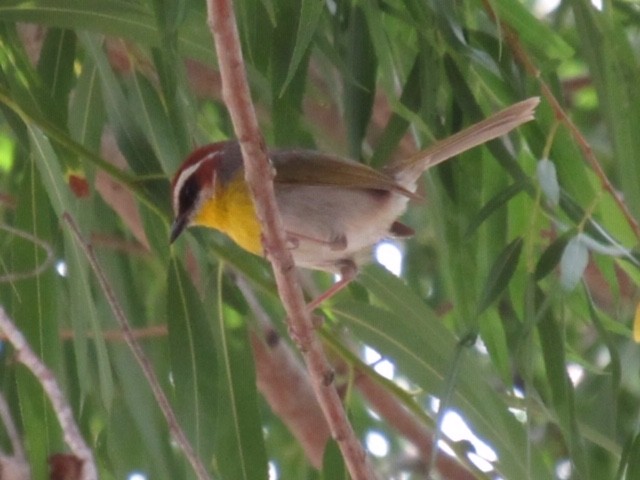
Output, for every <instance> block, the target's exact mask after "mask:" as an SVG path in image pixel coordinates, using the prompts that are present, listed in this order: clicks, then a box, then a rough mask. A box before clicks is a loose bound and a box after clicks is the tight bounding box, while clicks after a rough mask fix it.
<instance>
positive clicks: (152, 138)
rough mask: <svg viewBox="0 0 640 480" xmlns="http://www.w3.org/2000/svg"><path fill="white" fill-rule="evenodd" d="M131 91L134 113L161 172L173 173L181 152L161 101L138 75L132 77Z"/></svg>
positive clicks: (146, 81) (147, 83) (147, 82)
mask: <svg viewBox="0 0 640 480" xmlns="http://www.w3.org/2000/svg"><path fill="white" fill-rule="evenodd" d="M131 90H132V104H133V107H134V111H135V112H136V113H137V115H136V116H137V118H138V121H139V123H140V125H141V127H142V128H143V129H144V131H145V134H146V137H147V138H148V139H149V143H150V144H151V146H152V147H153V150H154V151H155V152H156V153H157V154H158V160H159V161H160V164H161V165H162V170H163V171H165V172H168V173H173V171H174V170H175V169H176V165H177V163H178V161H179V159H180V158H181V152H180V150H179V149H178V144H177V141H176V137H175V135H174V133H173V130H174V129H173V126H172V124H171V122H170V120H169V118H168V117H167V113H166V111H165V109H164V106H163V105H162V99H161V98H160V97H159V96H158V92H157V91H156V90H154V89H153V87H152V86H151V84H150V83H149V81H148V80H147V79H146V78H145V77H143V76H141V75H139V74H136V75H133V78H132V82H131Z"/></svg>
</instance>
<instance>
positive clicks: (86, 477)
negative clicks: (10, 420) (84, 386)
mask: <svg viewBox="0 0 640 480" xmlns="http://www.w3.org/2000/svg"><path fill="white" fill-rule="evenodd" d="M0 330H2V331H3V332H4V334H5V335H6V336H7V339H8V340H9V342H11V345H13V348H14V349H15V351H16V356H17V359H18V361H19V362H20V363H22V364H23V365H24V366H25V367H27V368H28V369H29V370H31V373H33V375H34V376H35V377H36V378H37V379H38V382H39V383H40V385H42V389H43V390H44V392H45V393H46V395H47V397H49V401H50V402H51V406H52V407H53V411H54V412H55V414H56V416H57V417H58V422H59V423H60V427H61V428H62V434H63V436H64V441H65V442H66V443H67V445H68V446H69V448H70V449H71V451H72V452H73V454H74V455H75V456H76V457H77V458H78V459H79V460H80V461H81V462H82V476H81V478H82V480H97V479H98V470H97V469H96V463H95V460H94V458H93V452H92V451H91V449H90V448H89V446H88V445H87V444H86V442H85V441H84V439H83V438H82V435H81V434H80V429H79V428H78V426H77V425H76V421H75V419H74V418H73V411H72V410H71V407H70V406H69V403H68V402H67V400H66V398H65V396H64V394H63V393H62V389H61V388H60V385H58V382H57V380H56V377H55V375H54V374H53V372H52V371H51V370H49V368H48V367H47V366H46V365H45V364H44V363H43V362H42V360H41V359H40V358H39V357H38V356H37V355H36V353H35V352H34V351H33V350H32V349H31V347H30V346H29V344H28V343H27V340H26V338H24V335H22V333H21V332H20V330H19V329H18V327H17V326H16V325H15V324H14V323H13V322H12V321H11V319H9V317H8V316H7V314H6V313H5V311H4V309H3V308H2V307H0Z"/></svg>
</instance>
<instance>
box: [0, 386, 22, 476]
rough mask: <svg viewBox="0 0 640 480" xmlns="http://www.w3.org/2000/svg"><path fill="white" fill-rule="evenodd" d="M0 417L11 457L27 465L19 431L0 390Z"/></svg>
mask: <svg viewBox="0 0 640 480" xmlns="http://www.w3.org/2000/svg"><path fill="white" fill-rule="evenodd" d="M0 419H2V423H3V425H4V430H5V432H6V433H7V437H9V441H10V442H11V450H12V453H13V457H14V458H15V459H16V460H17V461H18V462H20V463H23V464H25V465H27V456H26V454H25V452H24V447H23V446H22V439H21V438H20V432H18V428H17V427H16V424H15V422H14V421H13V416H12V415H11V410H10V409H9V404H8V403H7V399H6V398H5V397H4V394H2V393H1V392H0Z"/></svg>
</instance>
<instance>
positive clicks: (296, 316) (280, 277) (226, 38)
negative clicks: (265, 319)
mask: <svg viewBox="0 0 640 480" xmlns="http://www.w3.org/2000/svg"><path fill="white" fill-rule="evenodd" d="M207 8H208V21H209V27H210V28H211V32H212V34H213V38H214V43H215V47H216V52H217V55H218V63H219V67H220V74H221V78H222V95H223V98H224V101H225V103H226V105H227V108H228V109H229V113H230V115H231V119H232V122H233V126H234V130H235V133H236V136H237V137H238V140H239V141H240V146H241V148H242V155H243V158H244V164H245V178H246V180H247V183H248V184H249V188H250V190H251V193H252V196H253V200H254V204H255V207H256V213H257V215H258V218H259V220H260V224H261V226H262V234H263V239H264V245H265V247H266V248H265V250H266V252H267V254H268V256H269V259H270V261H271V263H272V265H273V271H274V275H275V279H276V283H277V285H278V291H279V293H280V298H281V299H282V303H283V306H284V308H285V310H286V312H287V315H288V322H289V326H290V329H291V330H292V331H293V332H295V335H294V337H295V341H296V343H297V345H298V347H299V348H300V351H301V352H302V353H303V355H304V360H305V363H306V366H307V369H308V370H309V373H310V375H311V379H312V385H313V388H314V391H315V394H316V398H317V399H318V402H319V404H320V407H321V408H322V411H323V413H324V415H325V418H326V419H327V422H328V424H329V427H330V429H331V434H332V435H333V437H334V438H335V439H336V441H337V442H338V445H339V447H340V450H341V452H342V455H343V456H344V459H345V463H346V465H347V468H348V470H349V473H350V474H351V477H352V478H353V480H361V479H362V480H365V479H371V478H375V474H374V472H373V469H372V468H371V466H370V464H369V462H368V459H367V457H366V454H365V452H364V449H363V448H362V446H361V445H360V443H359V441H358V438H357V437H356V435H355V432H354V431H353V428H352V427H351V425H350V424H349V421H348V420H347V416H346V414H345V411H344V408H343V406H342V403H341V401H340V397H339V396H338V393H337V391H336V389H335V386H334V385H333V373H332V370H331V367H330V365H329V363H328V361H327V358H326V355H325V353H324V351H323V349H322V345H321V343H320V341H319V339H318V337H317V335H316V333H315V331H314V328H313V324H312V321H311V314H310V312H309V311H308V310H307V309H306V305H305V302H304V299H303V297H302V290H301V288H300V285H299V283H298V280H297V276H296V271H295V265H294V263H293V258H292V256H291V253H290V252H289V250H288V249H287V245H286V239H285V236H284V232H283V228H282V220H281V218H280V213H279V211H278V208H277V205H276V200H275V195H274V191H273V181H272V179H273V168H272V167H271V165H270V163H269V159H268V158H267V154H266V149H265V145H264V139H263V137H262V134H261V132H260V129H259V127H258V122H257V119H256V114H255V110H254V108H253V104H252V102H251V95H250V93H249V86H248V83H247V79H246V74H245V69H244V60H243V57H242V51H241V48H240V40H239V37H238V31H237V26H236V20H235V14H234V11H233V6H232V3H231V1H230V0H207Z"/></svg>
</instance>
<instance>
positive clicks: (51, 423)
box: [2, 161, 63, 478]
mask: <svg viewBox="0 0 640 480" xmlns="http://www.w3.org/2000/svg"><path fill="white" fill-rule="evenodd" d="M23 185H24V186H23V188H22V189H21V190H20V194H19V197H18V203H17V205H18V208H17V210H16V212H15V213H16V223H15V225H14V226H15V227H16V228H19V229H21V230H24V231H25V232H28V233H30V234H32V235H34V236H35V237H36V238H38V239H40V240H41V241H44V242H48V243H49V244H52V243H53V240H54V238H55V237H54V235H53V232H54V231H55V227H56V225H55V221H54V219H55V213H54V211H53V209H52V208H51V204H50V199H49V198H48V194H47V191H46V190H45V188H44V187H43V185H42V183H41V180H40V177H39V175H38V171H37V168H36V165H35V161H30V162H29V164H28V167H27V169H26V171H25V178H24V184H23ZM3 235H4V234H3ZM45 260H46V253H45V252H44V251H42V248H40V247H39V246H38V245H35V244H33V243H29V242H27V243H25V242H24V241H23V240H21V239H15V238H14V239H13V240H12V241H11V258H10V262H8V264H5V268H8V270H9V271H10V272H11V271H15V272H29V271H32V270H34V269H35V268H37V267H39V266H40V265H41V264H42V262H44V261H45ZM61 295H63V291H62V289H61V288H60V285H59V283H58V281H57V279H56V274H55V272H54V271H53V269H50V270H48V271H45V272H44V273H43V274H41V275H38V276H35V277H33V278H30V279H26V280H20V281H18V282H15V283H14V284H13V286H12V288H11V289H9V290H8V291H4V292H3V295H2V298H3V300H4V302H6V303H5V307H8V308H7V311H8V314H9V315H10V316H11V318H12V319H13V321H14V322H15V323H16V325H17V326H18V328H20V330H21V331H22V333H23V334H24V335H25V337H26V338H27V341H28V342H29V343H30V345H31V347H32V348H33V350H34V351H35V352H36V354H37V355H39V356H40V358H41V359H42V361H43V362H45V364H46V365H47V366H48V367H49V368H51V369H52V371H54V372H56V373H60V372H62V371H63V367H62V365H63V364H62V359H63V357H62V349H61V343H60V338H59V324H58V320H59V317H60V316H61V315H63V312H59V311H58V310H57V306H58V305H60V304H59V302H58V300H59V296H61ZM8 353H9V350H5V352H4V354H3V358H4V360H3V361H4V362H7V361H8V360H9V358H10V357H8V356H7V354H8ZM9 378H11V379H13V380H12V381H15V383H16V390H15V392H16V396H17V400H18V404H19V410H18V409H16V412H19V415H20V417H19V418H20V421H21V424H22V428H23V429H24V437H23V438H24V442H25V445H28V446H29V448H28V451H27V455H28V461H29V464H30V465H31V474H32V475H33V478H47V476H48V472H47V470H48V469H47V462H46V460H47V457H48V455H49V454H50V452H52V451H60V449H62V448H63V441H62V433H61V429H60V426H59V425H58V422H57V420H56V417H55V414H54V413H53V409H52V408H51V405H50V403H49V399H48V398H47V397H46V395H45V393H44V391H43V390H42V386H41V385H40V384H39V382H38V381H37V380H36V379H35V378H34V377H33V375H32V374H31V372H30V371H28V370H27V369H24V368H18V370H17V371H16V372H15V376H10V377H9ZM9 383H11V382H9ZM10 386H11V385H7V387H10Z"/></svg>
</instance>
